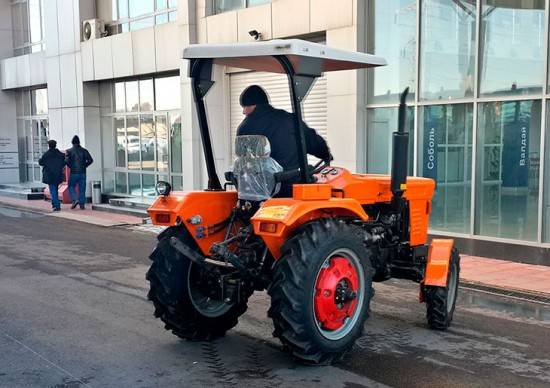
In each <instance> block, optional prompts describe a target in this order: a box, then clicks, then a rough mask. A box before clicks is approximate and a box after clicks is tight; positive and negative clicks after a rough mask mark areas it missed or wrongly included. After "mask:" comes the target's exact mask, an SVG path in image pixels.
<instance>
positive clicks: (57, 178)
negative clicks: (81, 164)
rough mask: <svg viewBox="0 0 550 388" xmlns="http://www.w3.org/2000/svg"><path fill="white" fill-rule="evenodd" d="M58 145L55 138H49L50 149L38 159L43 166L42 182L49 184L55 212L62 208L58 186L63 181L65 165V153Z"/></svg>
mask: <svg viewBox="0 0 550 388" xmlns="http://www.w3.org/2000/svg"><path fill="white" fill-rule="evenodd" d="M56 146H57V142H56V141H55V140H49V141H48V150H47V151H46V152H44V155H42V157H41V158H40V159H39V160H38V164H39V165H41V166H43V169H42V182H44V183H46V184H47V185H48V186H49V189H50V195H51V196H52V208H53V211H54V212H58V211H60V210H61V204H60V203H59V196H58V193H57V188H58V186H59V184H60V183H61V182H63V167H65V155H63V152H61V151H59V150H58V149H57V148H56Z"/></svg>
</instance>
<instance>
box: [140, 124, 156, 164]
mask: <svg viewBox="0 0 550 388" xmlns="http://www.w3.org/2000/svg"><path fill="white" fill-rule="evenodd" d="M140 129H141V169H142V170H147V171H153V170H154V169H155V128H154V126H153V116H152V115H145V116H141V123H140Z"/></svg>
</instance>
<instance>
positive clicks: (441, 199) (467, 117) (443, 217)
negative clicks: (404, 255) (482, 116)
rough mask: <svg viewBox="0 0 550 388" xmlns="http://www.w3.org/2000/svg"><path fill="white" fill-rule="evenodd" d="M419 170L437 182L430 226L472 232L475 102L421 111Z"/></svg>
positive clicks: (429, 107) (435, 106) (426, 108)
mask: <svg viewBox="0 0 550 388" xmlns="http://www.w3.org/2000/svg"><path fill="white" fill-rule="evenodd" d="M419 120H420V123H421V128H420V130H419V139H418V140H419V141H418V148H419V149H418V173H419V175H421V176H424V177H427V178H432V179H434V180H435V181H436V190H435V193H434V197H433V200H432V214H431V216H430V227H431V228H432V229H436V230H445V231H451V232H456V233H470V208H471V207H470V206H471V205H470V203H471V168H472V125H473V105H472V104H456V105H433V106H426V107H424V108H423V109H421V110H420V117H419Z"/></svg>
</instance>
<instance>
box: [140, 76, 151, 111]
mask: <svg viewBox="0 0 550 388" xmlns="http://www.w3.org/2000/svg"><path fill="white" fill-rule="evenodd" d="M153 95H154V93H153V80H152V79H145V80H140V81H139V108H140V110H141V111H145V112H149V111H152V110H153V109H154V108H153V107H154V106H155V105H154V103H153Z"/></svg>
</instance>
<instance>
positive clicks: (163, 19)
mask: <svg viewBox="0 0 550 388" xmlns="http://www.w3.org/2000/svg"><path fill="white" fill-rule="evenodd" d="M163 23H168V14H167V13H161V14H160V15H157V16H155V24H163Z"/></svg>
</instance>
